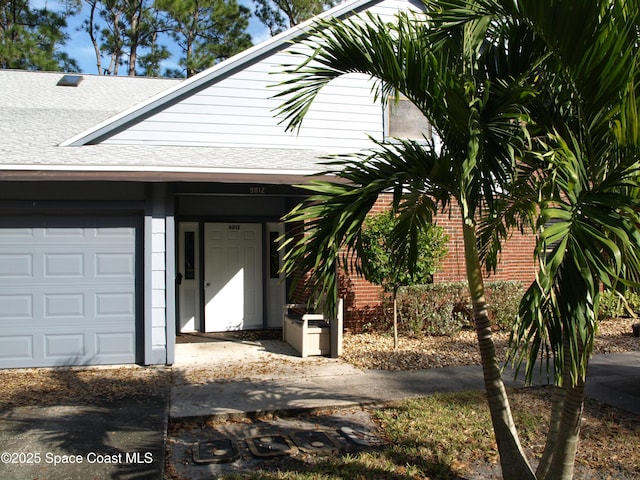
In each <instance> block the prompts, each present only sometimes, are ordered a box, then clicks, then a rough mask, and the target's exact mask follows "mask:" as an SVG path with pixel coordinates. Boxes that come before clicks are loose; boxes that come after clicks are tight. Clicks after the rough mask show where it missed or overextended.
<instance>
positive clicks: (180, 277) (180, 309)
mask: <svg viewBox="0 0 640 480" xmlns="http://www.w3.org/2000/svg"><path fill="white" fill-rule="evenodd" d="M200 225H201V224H200V222H179V223H178V239H177V243H178V255H177V268H176V276H177V278H176V283H177V285H176V287H177V288H176V292H177V297H178V301H177V304H178V305H177V315H176V330H177V332H178V333H187V332H199V331H203V322H202V318H203V317H202V300H201V299H202V280H201V272H202V254H201V252H202V239H201V227H200ZM187 232H190V233H192V234H193V235H192V238H191V239H190V241H193V250H194V251H193V259H192V260H193V265H191V266H190V268H193V275H188V273H189V272H187V271H186V270H187V264H186V262H185V260H186V258H185V256H186V253H185V246H186V245H185V244H186V241H185V240H186V238H185V237H186V233H187ZM190 276H193V278H187V277H190ZM185 282H193V284H192V285H191V287H192V288H193V299H192V302H193V313H194V318H193V322H192V325H193V328H188V329H187V330H184V331H183V328H184V327H185V324H183V318H184V316H185V310H186V308H187V299H186V298H185V297H186V292H185V290H186V286H187V285H188V284H187V283H185Z"/></svg>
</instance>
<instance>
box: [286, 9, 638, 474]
mask: <svg viewBox="0 0 640 480" xmlns="http://www.w3.org/2000/svg"><path fill="white" fill-rule="evenodd" d="M425 5H426V7H427V12H428V19H429V25H430V27H427V26H426V23H425V22H421V21H419V20H417V19H414V18H411V17H409V16H400V17H399V18H398V20H397V22H396V24H394V25H392V26H389V25H385V24H383V22H381V21H379V20H375V19H370V24H369V25H357V24H354V23H346V24H345V23H337V24H333V25H331V24H323V25H321V26H320V29H321V30H318V31H317V32H315V37H314V39H313V40H311V41H310V42H309V43H310V45H311V47H312V51H313V52H314V55H313V63H306V64H304V65H302V66H300V67H299V68H291V69H289V73H291V74H292V75H295V78H293V79H292V80H291V81H289V82H288V86H289V88H288V89H287V91H286V92H284V94H283V97H285V98H287V100H286V101H285V103H284V104H283V106H282V107H281V110H280V114H281V115H284V116H285V120H286V121H287V122H288V126H289V128H299V126H300V122H301V121H302V118H303V117H304V114H305V112H306V109H307V108H308V106H309V104H310V103H311V102H312V101H313V99H314V97H315V95H316V94H317V92H318V91H319V90H320V89H321V88H322V87H323V86H324V85H326V84H327V83H328V82H330V81H331V80H332V79H333V78H336V77H337V76H339V75H342V74H345V73H350V72H360V73H366V74H369V75H371V76H372V77H373V78H375V79H377V80H378V83H377V84H376V88H377V89H376V93H377V95H378V96H379V98H382V99H383V100H384V99H386V98H390V97H392V96H393V94H394V93H395V92H396V91H399V92H401V93H403V94H404V95H406V96H407V97H408V98H410V99H411V100H412V101H413V102H414V104H415V105H416V106H417V107H418V108H420V110H421V111H422V112H423V113H424V114H425V116H427V118H429V120H430V121H431V122H432V124H433V126H434V128H435V130H436V132H437V133H438V135H439V137H440V139H441V140H442V148H441V149H436V148H435V147H434V145H433V144H431V143H429V142H425V143H422V144H421V143H416V142H409V141H403V142H400V143H397V144H393V145H389V144H385V143H379V144H378V147H379V148H378V150H377V151H375V152H372V153H370V154H369V155H358V156H352V157H350V158H347V159H340V160H337V161H335V162H334V167H335V169H334V173H335V175H336V176H337V177H339V179H340V180H341V181H346V183H343V184H338V183H328V182H316V183H315V184H314V185H312V186H311V187H310V190H311V191H312V192H314V194H313V195H312V196H311V197H310V198H309V199H308V201H306V202H305V203H303V204H302V205H301V206H300V207H299V208H298V209H296V210H295V211H294V212H292V214H291V215H290V220H292V221H305V222H306V226H305V232H306V236H305V237H304V239H303V240H301V241H300V242H298V243H297V244H294V245H293V248H292V249H291V251H290V252H289V254H288V257H287V268H288V270H289V271H293V270H294V269H295V268H296V267H301V268H302V269H303V270H305V271H311V272H313V275H312V278H313V279H314V280H315V281H316V282H317V283H316V287H317V288H321V289H325V291H327V290H328V291H331V290H332V288H333V286H334V282H335V276H334V273H335V266H336V265H335V262H336V261H337V260H336V259H337V258H338V257H339V254H340V251H341V249H344V250H346V252H347V255H346V258H345V265H344V266H345V267H347V268H348V267H349V266H353V265H354V264H355V265H356V266H357V261H356V262H354V259H353V257H354V256H356V257H357V252H358V247H359V234H358V231H359V227H360V225H361V224H362V221H363V219H364V216H365V215H366V212H367V211H368V210H369V209H370V208H371V206H372V205H373V202H374V201H375V198H376V197H377V195H378V194H379V193H381V192H384V191H393V192H394V193H395V195H394V203H393V207H394V208H395V209H396V211H397V212H398V214H399V216H400V219H401V221H400V222H399V227H398V229H397V230H396V232H395V233H394V239H395V242H396V245H397V246H398V251H399V252H402V251H403V248H405V247H408V248H406V250H405V251H407V252H408V255H415V251H414V250H412V245H414V242H413V241H412V239H413V236H412V235H415V232H416V231H417V230H418V229H420V228H422V226H423V225H424V224H425V223H426V222H428V221H429V220H430V219H431V215H432V214H433V212H435V210H436V208H437V207H439V206H446V205H447V204H448V202H450V201H451V200H452V199H453V200H455V201H457V203H458V204H459V205H460V207H461V213H462V219H461V220H462V222H463V226H464V240H465V253H466V262H467V274H468V278H469V286H470V290H471V292H470V293H471V296H472V299H473V304H474V316H475V321H476V327H477V332H478V340H479V346H480V350H481V354H482V363H483V371H484V374H485V385H486V388H487V394H488V399H489V405H490V409H491V412H492V419H493V424H494V431H495V435H496V439H497V443H498V448H499V451H500V457H501V463H502V467H503V475H504V478H507V479H513V478H518V479H520V478H533V474H532V473H531V471H530V469H529V467H528V464H527V462H526V459H525V458H524V455H523V454H522V451H521V449H520V447H519V442H518V439H517V434H516V433H515V429H514V428H513V422H512V420H511V417H510V412H509V407H508V400H507V398H506V394H505V393H504V387H503V385H502V382H501V379H500V373H499V370H498V368H497V363H496V361H495V351H494V349H493V342H492V341H491V333H490V329H489V324H488V319H487V316H486V305H485V301H484V291H483V285H482V276H481V265H482V262H481V255H482V260H483V261H484V262H485V264H487V265H488V266H492V265H494V263H493V262H494V261H495V254H496V253H497V252H498V251H499V249H500V240H501V238H502V237H503V235H505V234H506V233H507V232H508V228H509V227H510V226H512V225H513V224H514V223H517V221H522V218H523V216H524V217H527V216H529V217H532V216H534V215H535V216H536V218H537V222H536V227H537V230H538V232H539V239H540V240H539V244H538V246H537V250H536V255H537V258H538V259H539V262H540V266H541V268H540V272H539V275H538V278H537V280H536V282H534V283H533V284H532V286H531V287H530V288H529V290H528V291H527V293H526V295H525V297H524V299H523V302H522V304H521V315H520V317H519V321H518V323H517V325H516V328H515V330H514V335H513V358H514V360H515V361H516V363H517V364H519V363H520V362H522V361H524V360H527V378H529V379H530V378H531V374H532V369H533V365H534V363H535V360H536V358H537V357H538V354H539V353H540V352H546V353H549V354H550V355H551V356H552V358H553V359H554V360H555V361H554V363H553V365H554V381H555V384H556V385H557V387H558V388H557V389H556V393H555V394H554V402H553V407H552V417H551V424H550V433H549V436H548V438H547V446H546V448H545V454H544V456H543V458H542V459H541V461H540V462H539V467H538V470H537V472H536V477H537V478H539V479H558V478H560V479H568V478H571V477H572V474H573V459H574V456H575V451H576V445H577V439H578V434H579V427H580V416H581V411H582V403H583V399H584V382H585V380H586V372H587V366H588V359H589V355H590V353H591V349H592V345H593V339H594V334H595V330H596V328H597V304H598V296H599V292H600V287H601V285H605V286H613V285H614V284H615V283H616V282H623V283H627V284H631V285H638V283H639V282H638V280H639V279H640V275H639V272H640V259H639V258H638V254H637V252H638V251H640V250H639V249H640V235H639V234H638V225H640V215H639V214H638V212H640V201H639V195H638V193H639V192H640V189H639V185H638V183H639V182H638V177H639V172H640V164H639V161H638V159H639V155H638V153H639V150H638V142H639V137H640V125H639V124H638V112H639V111H640V105H638V98H640V96H639V95H638V91H637V90H638V88H639V85H640V74H639V72H638V67H637V66H638V45H639V43H640V39H639V36H638V35H639V34H638V32H639V30H640V27H639V19H640V14H639V12H638V9H639V8H640V7H639V6H638V3H637V2H626V3H625V2H624V1H623V0H602V1H599V2H597V1H593V0H575V1H572V2H566V1H562V0H544V1H541V0H536V1H525V0H477V1H470V0H457V1H438V2H436V1H429V0H427V1H426V2H425ZM576 19H581V21H579V22H577V21H576ZM322 29H324V31H322ZM532 71H533V72H535V76H533V75H531V76H528V74H529V73H531V72H532ZM534 80H535V81H534ZM527 81H532V82H533V83H531V90H529V89H527V88H526V86H527V85H528V84H527V83H526V82H527ZM532 91H533V92H535V93H536V97H535V98H534V100H535V101H533V102H531V101H529V100H531V98H530V97H527V95H528V94H529V93H531V92H532ZM525 98H526V100H528V101H526V102H525V101H524V100H525ZM523 105H527V106H528V108H529V109H530V110H529V112H530V116H529V117H528V118H527V117H525V116H524V115H523V113H524V110H523V108H522V106H523ZM523 125H526V132H525V131H524V128H525V127H523ZM520 128H521V129H520ZM522 133H528V134H531V135H534V137H533V146H535V147H536V150H535V151H534V150H533V149H531V150H530V151H529V152H525V151H523V149H522V147H523V146H524V145H523V136H522ZM516 156H517V157H518V161H517V162H516V161H515V157H516ZM523 179H524V181H523ZM479 219H481V222H480V223H478V221H479ZM479 227H480V228H479ZM477 237H478V238H479V240H480V241H477ZM478 246H479V247H480V248H478Z"/></svg>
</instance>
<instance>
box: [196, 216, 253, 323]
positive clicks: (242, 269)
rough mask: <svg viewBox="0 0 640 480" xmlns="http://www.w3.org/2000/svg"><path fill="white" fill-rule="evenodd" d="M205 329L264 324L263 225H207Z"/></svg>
mask: <svg viewBox="0 0 640 480" xmlns="http://www.w3.org/2000/svg"><path fill="white" fill-rule="evenodd" d="M204 245H205V246H204V248H205V252H204V260H205V272H204V301H205V307H204V317H205V321H204V325H205V332H226V331H231V330H249V329H257V328H262V327H263V318H262V316H263V315H262V225H260V224H255V223H206V224H205V226H204Z"/></svg>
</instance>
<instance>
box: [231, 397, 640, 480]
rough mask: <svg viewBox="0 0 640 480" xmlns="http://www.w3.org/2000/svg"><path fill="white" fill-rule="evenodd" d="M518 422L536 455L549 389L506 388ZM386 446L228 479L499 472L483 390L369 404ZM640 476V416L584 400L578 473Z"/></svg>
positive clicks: (483, 475)
mask: <svg viewBox="0 0 640 480" xmlns="http://www.w3.org/2000/svg"><path fill="white" fill-rule="evenodd" d="M510 399H511V403H512V406H513V409H514V416H515V421H516V423H517V425H518V429H519V431H520V432H521V440H522V443H523V445H524V446H525V448H526V449H527V451H528V452H529V454H530V458H539V456H540V455H541V453H542V448H543V446H544V439H545V436H546V430H547V418H548V417H547V412H548V402H549V391H548V390H547V389H542V388H528V389H518V390H513V391H511V392H510ZM372 413H373V415H374V416H375V418H376V421H377V423H378V424H379V426H380V433H381V435H383V436H384V437H385V438H386V440H387V445H386V446H384V447H382V448H378V449H370V450H364V451H360V452H358V453H355V454H349V455H342V456H340V455H338V456H334V457H330V458H324V459H313V460H311V461H306V462H305V461H299V460H297V461H295V462H293V461H292V462H291V464H290V465H289V464H287V463H284V464H283V463H279V464H278V469H277V470H275V469H274V470H270V469H268V464H265V466H266V468H265V469H263V470H258V471H255V472H253V473H251V474H243V475H242V476H233V475H231V476H227V477H224V478H227V479H240V478H249V479H292V480H293V479H295V480H311V479H314V480H324V479H367V480H370V479H395V480H403V479H434V480H435V479H442V480H451V479H468V480H480V479H492V478H501V477H500V476H499V475H500V469H499V466H498V461H499V460H498V456H497V452H496V445H495V442H494V440H493V432H492V429H491V425H490V419H489V412H488V408H487V406H486V400H485V397H484V393H483V392H467V393H460V394H438V395H434V396H431V397H428V398H420V399H412V400H406V401H401V402H398V403H396V404H393V405H388V406H386V407H385V408H380V409H374V410H373V411H372ZM639 477H640V419H639V418H638V417H636V416H634V415H631V414H628V413H626V412H623V411H620V410H617V409H613V408H610V407H607V406H605V405H601V404H599V403H597V402H592V401H588V402H587V403H586V405H585V414H584V420H583V429H582V434H581V444H580V447H579V453H578V458H577V462H576V475H575V478H580V479H616V480H623V479H634V478H639Z"/></svg>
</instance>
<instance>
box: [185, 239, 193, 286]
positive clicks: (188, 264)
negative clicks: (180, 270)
mask: <svg viewBox="0 0 640 480" xmlns="http://www.w3.org/2000/svg"><path fill="white" fill-rule="evenodd" d="M195 263H196V235H195V232H184V278H185V279H186V280H194V279H195V278H196V267H195Z"/></svg>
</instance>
